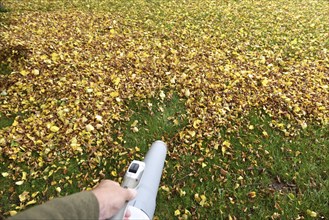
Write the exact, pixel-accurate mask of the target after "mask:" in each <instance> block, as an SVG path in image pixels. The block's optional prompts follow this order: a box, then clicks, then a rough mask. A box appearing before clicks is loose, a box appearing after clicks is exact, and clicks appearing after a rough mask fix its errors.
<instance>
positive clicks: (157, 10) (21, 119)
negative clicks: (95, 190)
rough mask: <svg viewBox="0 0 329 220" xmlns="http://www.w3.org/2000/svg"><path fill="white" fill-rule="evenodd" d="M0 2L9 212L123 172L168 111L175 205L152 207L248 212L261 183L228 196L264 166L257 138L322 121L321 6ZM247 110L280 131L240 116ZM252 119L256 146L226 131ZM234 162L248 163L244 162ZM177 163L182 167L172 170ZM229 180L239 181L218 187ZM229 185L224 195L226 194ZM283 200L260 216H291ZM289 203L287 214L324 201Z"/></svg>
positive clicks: (163, 194) (324, 35)
mask: <svg viewBox="0 0 329 220" xmlns="http://www.w3.org/2000/svg"><path fill="white" fill-rule="evenodd" d="M2 7H5V8H6V10H1V11H0V16H1V19H0V32H1V38H0V62H1V68H0V71H1V74H0V92H1V94H0V103H1V105H0V112H1V117H5V118H6V119H9V118H11V117H13V116H14V117H15V119H14V121H13V123H12V125H11V126H8V127H5V128H2V129H1V130H0V152H1V157H0V162H1V164H0V167H1V172H2V173H1V174H2V175H1V176H0V180H1V189H0V193H1V194H0V197H2V199H1V200H0V201H1V205H0V206H1V208H0V213H3V214H4V215H9V214H13V213H15V211H19V210H21V209H24V208H25V207H26V206H28V205H32V204H35V203H40V202H42V201H45V200H47V199H48V198H50V197H53V196H63V195H65V194H67V193H72V192H76V191H79V190H82V189H88V188H90V187H92V186H94V185H95V183H97V182H98V181H99V180H100V179H101V178H104V177H107V178H112V179H115V180H120V176H122V175H123V173H124V169H125V168H126V166H127V164H128V163H129V162H130V161H131V160H132V159H134V158H135V159H141V158H142V157H143V155H144V154H145V152H146V149H147V147H148V146H142V144H143V145H145V143H146V141H145V139H146V137H143V136H144V135H145V136H146V135H147V131H150V130H151V131H152V130H154V127H153V128H152V126H161V123H166V120H167V122H168V123H169V122H170V123H169V124H167V125H166V126H168V125H172V126H173V128H172V132H169V131H170V128H167V127H166V129H167V131H161V130H160V131H154V132H155V134H154V137H156V138H161V136H162V139H163V140H164V141H165V142H167V144H168V147H169V155H168V158H167V159H168V164H167V166H166V170H165V172H164V177H163V181H162V186H161V190H160V199H162V201H166V202H168V201H171V200H173V201H176V200H177V203H173V204H174V205H175V206H176V207H173V208H168V209H169V210H166V209H164V208H162V209H160V211H159V213H158V216H159V217H162V218H164V216H166V218H168V217H170V216H177V218H193V219H195V218H200V217H205V216H206V217H207V216H208V217H209V216H213V217H214V216H217V217H218V218H220V217H229V218H234V217H235V216H236V217H239V218H243V216H244V214H242V213H245V216H251V217H252V216H253V215H255V214H254V213H255V212H257V201H256V202H255V201H254V200H255V198H259V196H260V195H259V192H256V188H257V187H254V188H255V191H252V190H249V188H248V190H247V192H242V193H243V195H244V196H242V197H241V198H239V201H238V200H237V199H236V198H237V197H238V196H236V195H235V194H234V193H233V191H234V190H235V189H238V188H239V187H240V186H243V184H246V183H245V182H244V181H243V180H244V179H245V178H247V176H248V175H250V176H251V178H254V179H257V178H256V177H255V174H254V173H252V174H250V173H249V174H248V172H250V169H254V168H255V169H256V168H257V169H258V171H257V172H262V169H267V168H266V167H260V168H259V167H258V165H257V160H259V161H262V160H261V159H259V157H258V156H257V154H258V150H255V149H260V150H259V151H261V152H262V153H260V155H261V156H260V157H264V158H267V156H268V158H267V159H268V161H271V159H270V156H269V154H268V153H266V151H267V152H268V150H266V147H265V148H264V143H263V144H262V140H263V139H264V140H267V139H269V138H271V135H279V134H282V135H283V137H284V138H283V139H282V140H281V142H285V141H287V142H289V141H288V140H294V141H295V140H298V137H299V135H300V133H301V132H303V131H304V130H307V129H308V127H309V126H310V125H314V124H318V125H323V126H325V125H327V124H328V120H329V94H328V92H329V86H328V84H329V41H328V39H329V4H328V1H325V0H319V1H314V0H302V1H297V0H293V1H290V0H289V1H288V0H281V1H267V0H260V1H251V0H245V1H233V0H228V1H213V0H203V1H198V0H191V1H183V0H175V1H172V0H170V1H157V0H153V1H143V0H136V1H128V0H127V1H112V0H103V1H82V0H81V1H50V2H47V1H46V2H44V1H43V2H41V1H13V0H10V1H6V2H5V4H3V6H2ZM2 11H3V12H2ZM8 72H9V73H8ZM179 99H180V100H179ZM132 103H135V104H132ZM136 103H137V104H136ZM135 105H137V107H136V106H135ZM139 105H140V106H143V107H138V106H139ZM141 109H143V111H149V114H150V116H145V114H139V113H138V112H139V110H141ZM175 109H176V110H175ZM255 110H256V111H257V112H261V113H260V114H261V115H266V117H270V119H269V120H265V121H266V122H265V123H267V124H270V125H271V126H272V128H273V129H274V130H276V131H280V132H279V133H275V132H273V133H271V132H270V131H266V129H265V128H264V129H263V128H262V127H261V128H257V124H252V123H250V124H248V125H246V123H249V122H246V118H248V117H249V116H250V115H253V113H252V112H253V111H255ZM163 115H165V117H164V116H163ZM152 116H154V117H155V118H160V117H162V119H159V120H160V121H161V120H162V121H161V123H154V124H152ZM138 117H141V119H140V120H138ZM255 117H256V116H255ZM257 117H258V116H257ZM250 120H251V121H252V119H250ZM263 121H264V120H263ZM267 121H268V122H267ZM258 123H263V122H258ZM150 124H151V125H150ZM6 125H7V124H6ZM254 128H255V129H256V128H257V129H259V130H258V133H256V134H255V135H256V137H255V139H258V140H259V142H257V141H256V142H255V141H254V140H250V143H252V144H251V145H252V146H251V145H250V146H249V145H248V144H250V143H249V142H248V141H249V139H248V137H245V139H244V140H246V141H241V140H240V141H239V140H234V138H233V136H234V135H233V136H230V135H229V134H230V133H234V134H236V133H239V132H240V131H244V135H247V134H248V132H252V131H254ZM224 130H225V134H223V131H224ZM142 131H143V132H144V133H143V132H142ZM145 131H146V132H145ZM161 132H162V133H161ZM325 134H326V133H325ZM134 135H135V137H136V135H137V137H138V138H139V139H141V142H140V144H139V143H138V142H136V141H132V140H131V139H133V137H134ZM240 135H242V134H240ZM321 135H322V136H323V134H322V133H321ZM242 136H243V135H242ZM310 137H311V136H310ZM138 138H137V139H138ZM295 138H297V139H295ZM320 140H322V142H321V144H319V145H318V146H320V147H321V148H327V147H328V145H326V143H327V142H325V139H323V138H322V139H321V138H320ZM148 141H150V140H148ZM247 142H248V144H247ZM281 142H280V143H281ZM297 142H298V141H297ZM267 143H268V144H269V143H272V142H267ZM148 144H150V142H149V143H148ZM132 145H134V146H132ZM265 145H266V144H265ZM279 145H280V144H279ZM279 145H278V148H279V147H280V146H279ZM246 146H247V148H248V149H249V150H248V151H246V152H245V151H243V150H242V151H241V149H240V148H241V147H242V148H243V147H246ZM290 147H291V146H290V145H289V146H288V147H287V149H288V151H287V152H288V153H289V149H290ZM247 148H246V149H247ZM281 148H283V149H284V150H282V152H285V150H286V147H281ZM141 149H142V150H141ZM253 149H254V150H253ZM256 151H257V153H256ZM297 151H298V150H293V152H294V153H295V154H293V155H295V156H294V157H297V156H298V155H299V153H297ZM298 152H300V151H298ZM325 152H326V151H325ZM246 153H248V154H250V155H247V154H246ZM300 153H302V152H300ZM310 153H311V152H310ZM243 154H246V155H245V156H243ZM296 154H298V155H297V156H296ZM249 157H252V158H253V159H250V158H249ZM243 158H249V160H250V161H256V162H252V163H251V164H249V165H250V166H248V167H247V166H243V165H242V167H240V168H239V167H238V166H240V165H237V164H243V163H244V161H243V160H244V159H243ZM272 159H273V158H272ZM324 159H326V158H324ZM262 163H266V161H263V162H262ZM269 163H270V165H271V164H272V162H269ZM288 163H290V162H288ZM193 164H195V167H194V168H191V166H193ZM270 165H269V166H268V167H271V166H270ZM173 166H175V168H173ZM248 169H249V170H248ZM184 170H185V171H189V172H190V173H184V172H183V173H184V175H185V176H181V175H183V174H182V172H181V171H184ZM245 170H247V171H248V172H247V171H245ZM259 170H260V171H259ZM236 172H239V173H236ZM321 172H322V171H321ZM198 173H199V175H203V176H201V177H200V176H199V175H197V174H198ZM214 174H216V175H214ZM228 174H233V176H232V175H228ZM291 175H292V176H293V175H294V174H291ZM323 175H328V174H323ZM189 178H192V179H195V180H198V181H195V182H193V181H192V182H190V183H189V182H188V181H187V180H186V179H189ZM230 178H233V179H234V178H235V179H236V182H234V181H233V183H234V184H233V183H232V185H225V184H224V183H225V182H227V181H229V182H230V181H231V180H230ZM278 178H279V177H278V176H277V177H275V175H273V179H275V180H273V179H272V180H268V181H272V182H269V183H268V185H271V184H272V188H274V191H280V190H281V189H283V188H284V187H286V188H288V189H289V190H290V191H289V190H288V191H289V193H291V195H290V194H288V193H286V194H287V195H290V197H289V198H290V199H291V198H292V199H291V200H293V199H295V197H297V194H298V192H297V191H296V190H295V189H296V187H297V186H296V181H295V182H294V181H292V180H291V179H289V178H288V177H287V178H288V180H287V182H283V181H282V180H281V179H280V178H279V179H278ZM281 178H282V177H281ZM254 179H253V180H254ZM324 179H326V178H324ZM171 180H175V181H176V182H175V181H174V185H172V182H171ZM185 181H186V182H185ZM209 181H211V182H212V186H215V187H210V186H208V185H207V184H206V185H204V182H209ZM288 182H289V183H288ZM292 182H293V183H292ZM236 184H239V185H236ZM253 184H254V183H253ZM289 184H290V185H289ZM216 185H217V186H216ZM247 185H248V184H247ZM224 186H225V187H226V190H227V188H230V187H231V189H230V190H232V192H231V193H229V192H228V193H221V192H223V191H221V190H223V189H222V187H224ZM184 187H187V188H188V189H187V190H185V191H184ZM209 187H210V188H209ZM235 187H236V188H235ZM289 187H290V188H289ZM251 188H252V187H251ZM258 190H260V191H261V190H262V189H258ZM291 190H295V191H294V193H296V194H294V193H292V192H291ZM283 191H284V190H283ZM260 193H264V194H263V195H261V196H264V197H265V195H267V194H266V193H269V192H266V193H265V192H264V191H261V192H260ZM303 193H304V192H303ZM186 194H188V195H186ZM241 195H242V194H241ZM183 197H184V198H189V199H185V200H184V198H183ZM179 200H181V204H180V205H178V203H179ZM221 201H223V203H221ZM225 201H226V202H225ZM281 202H282V204H281V205H280V204H279V203H281ZM285 202H286V201H281V200H280V199H278V200H277V201H276V202H274V203H273V204H271V205H270V207H272V209H273V210H272V211H270V214H268V213H267V214H266V216H267V217H270V216H271V217H272V218H276V217H277V218H279V217H280V216H281V217H282V216H285V215H287V214H288V213H287V212H284V211H283V209H282V208H281V207H282V206H284V204H286V203H285ZM323 202H324V203H325V201H323ZM2 203H3V204H2ZM254 203H256V204H254ZM327 203H328V201H327ZM223 204H224V205H223ZM225 204H226V205H225ZM296 204H297V202H296ZM232 207H233V208H232ZM237 210H238V211H237ZM296 212H297V213H298V214H293V216H291V218H297V217H298V216H297V215H300V216H312V215H313V216H314V215H316V214H317V213H323V210H314V208H312V209H311V208H310V209H307V210H300V211H298V210H297V211H296ZM206 213H212V214H209V215H208V214H206ZM326 213H328V212H326ZM317 215H319V214H317ZM266 216H263V217H266Z"/></svg>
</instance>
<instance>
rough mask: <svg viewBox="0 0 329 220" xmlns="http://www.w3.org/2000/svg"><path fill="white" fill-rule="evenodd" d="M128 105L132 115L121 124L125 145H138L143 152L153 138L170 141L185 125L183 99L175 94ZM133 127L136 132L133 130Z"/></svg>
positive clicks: (132, 102)
mask: <svg viewBox="0 0 329 220" xmlns="http://www.w3.org/2000/svg"><path fill="white" fill-rule="evenodd" d="M128 107H129V110H130V111H131V112H132V115H131V117H130V120H129V122H127V123H125V124H124V125H123V126H121V127H122V128H123V130H124V140H125V144H124V146H125V147H139V148H141V150H142V151H143V152H145V151H147V149H148V147H149V145H150V143H152V142H153V141H155V140H164V141H167V142H170V141H171V139H172V138H173V136H174V135H176V134H177V132H178V131H179V130H180V129H182V128H183V127H184V126H186V125H187V118H186V110H185V107H184V100H183V99H180V98H179V97H178V96H177V94H171V95H170V98H167V99H166V100H165V101H159V100H156V99H151V100H141V101H139V102H134V101H131V102H130V103H129V104H128ZM134 123H135V124H136V125H133V124H134ZM134 127H136V128H137V129H138V132H134Z"/></svg>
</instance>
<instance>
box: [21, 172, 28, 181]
mask: <svg viewBox="0 0 329 220" xmlns="http://www.w3.org/2000/svg"><path fill="white" fill-rule="evenodd" d="M26 175H27V173H26V172H23V173H22V180H26Z"/></svg>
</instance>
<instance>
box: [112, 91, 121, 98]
mask: <svg viewBox="0 0 329 220" xmlns="http://www.w3.org/2000/svg"><path fill="white" fill-rule="evenodd" d="M110 96H111V97H112V98H115V97H118V96H119V93H118V92H117V91H114V92H111V93H110Z"/></svg>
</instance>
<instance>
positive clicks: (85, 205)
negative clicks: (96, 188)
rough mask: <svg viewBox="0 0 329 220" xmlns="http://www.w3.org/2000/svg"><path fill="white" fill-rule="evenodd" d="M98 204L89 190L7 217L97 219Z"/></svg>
mask: <svg viewBox="0 0 329 220" xmlns="http://www.w3.org/2000/svg"><path fill="white" fill-rule="evenodd" d="M98 217H99V205H98V201H97V198H96V196H95V195H94V194H93V193H92V192H91V191H83V192H79V193H75V194H72V195H70V196H66V197H62V198H57V199H53V200H50V201H48V202H46V203H44V204H42V205H38V206H35V207H32V208H29V209H27V210H26V211H23V212H21V213H18V214H17V215H15V216H13V217H11V218H9V219H10V220H14V219H98Z"/></svg>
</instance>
